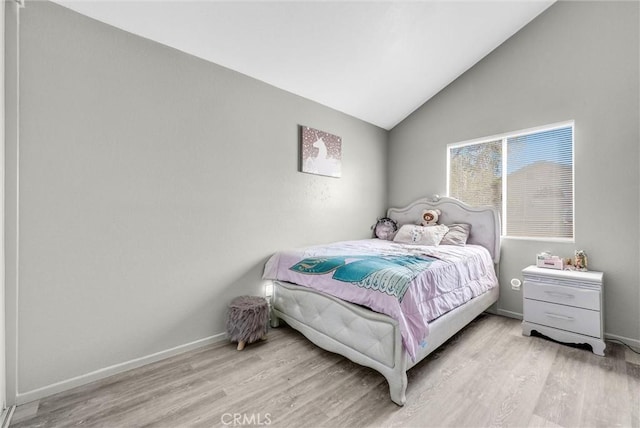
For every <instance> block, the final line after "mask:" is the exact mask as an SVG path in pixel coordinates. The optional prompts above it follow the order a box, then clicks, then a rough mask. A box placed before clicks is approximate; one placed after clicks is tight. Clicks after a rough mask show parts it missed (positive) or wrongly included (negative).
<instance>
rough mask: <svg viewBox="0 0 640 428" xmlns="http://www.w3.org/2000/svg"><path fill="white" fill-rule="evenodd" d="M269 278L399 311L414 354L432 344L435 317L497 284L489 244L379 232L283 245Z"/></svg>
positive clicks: (393, 312)
mask: <svg viewBox="0 0 640 428" xmlns="http://www.w3.org/2000/svg"><path fill="white" fill-rule="evenodd" d="M263 277H264V278H265V279H271V280H279V281H287V282H290V283H294V284H298V285H302V286H305V287H310V288H313V289H315V290H318V291H321V292H324V293H327V294H330V295H332V296H335V297H337V298H340V299H342V300H345V301H348V302H351V303H355V304H358V305H362V306H365V307H367V308H369V309H371V310H373V311H376V312H380V313H383V314H386V315H388V316H390V317H392V318H393V319H395V320H397V321H398V324H399V326H400V332H401V335H402V343H403V345H404V347H405V349H406V350H407V353H408V354H409V355H410V357H411V358H415V356H416V355H417V354H418V352H419V350H420V348H421V347H424V346H426V338H427V336H428V333H429V321H431V320H433V319H435V318H438V317H439V316H441V315H443V314H445V313H447V312H448V311H450V310H451V309H453V308H456V307H458V306H460V305H462V304H464V303H465V302H467V301H469V300H471V299H472V298H474V297H476V296H479V295H481V294H483V293H485V292H487V291H488V290H491V289H492V288H494V287H496V286H497V285H498V281H497V279H496V275H495V271H494V265H493V261H492V259H491V255H490V254H489V252H488V251H487V250H486V249H485V248H484V247H481V246H478V245H466V246H451V245H440V246H435V247H432V246H421V245H412V244H403V243H397V242H392V241H385V240H380V239H365V240H357V241H343V242H336V243H332V244H327V245H318V246H312V247H306V248H300V249H294V250H289V251H281V252H278V253H276V254H274V255H273V256H272V257H271V258H270V259H269V260H268V261H267V263H266V265H265V270H264V275H263Z"/></svg>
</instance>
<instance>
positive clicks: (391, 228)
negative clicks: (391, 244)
mask: <svg viewBox="0 0 640 428" xmlns="http://www.w3.org/2000/svg"><path fill="white" fill-rule="evenodd" d="M371 229H373V233H374V235H375V237H376V238H378V239H385V240H387V241H391V240H393V237H394V236H395V235H396V232H397V231H398V223H396V221H395V220H392V219H390V218H389V217H383V218H379V219H378V221H377V222H376V224H374V225H373V226H371Z"/></svg>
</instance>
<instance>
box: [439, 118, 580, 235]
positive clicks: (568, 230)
mask: <svg viewBox="0 0 640 428" xmlns="http://www.w3.org/2000/svg"><path fill="white" fill-rule="evenodd" d="M448 171H449V174H448V177H447V192H448V194H449V196H452V197H454V198H457V199H460V200H462V201H464V202H466V203H468V204H470V205H489V206H492V207H494V208H495V209H496V210H498V212H500V213H501V217H502V223H503V234H504V235H506V236H511V237H523V238H561V239H573V230H574V228H573V207H574V200H573V196H574V195H573V123H572V122H571V123H565V124H562V125H560V126H549V127H546V128H538V129H536V130H534V131H530V132H527V131H521V132H513V133H509V134H505V135H502V136H500V137H493V138H487V139H484V140H481V141H474V142H472V143H458V144H450V145H449V146H448Z"/></svg>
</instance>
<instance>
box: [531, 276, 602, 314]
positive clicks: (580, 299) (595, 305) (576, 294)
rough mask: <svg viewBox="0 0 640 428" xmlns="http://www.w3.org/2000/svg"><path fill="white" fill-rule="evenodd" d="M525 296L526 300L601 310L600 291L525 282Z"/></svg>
mask: <svg viewBox="0 0 640 428" xmlns="http://www.w3.org/2000/svg"><path fill="white" fill-rule="evenodd" d="M523 295H524V298H525V299H535V300H542V301H545V302H550V303H558V304H560V305H569V306H575V307H577V308H585V309H593V310H596V311H599V310H600V292H599V291H598V290H589V289H585V288H577V287H567V286H563V285H551V284H545V283H541V282H535V281H527V280H525V281H524V291H523Z"/></svg>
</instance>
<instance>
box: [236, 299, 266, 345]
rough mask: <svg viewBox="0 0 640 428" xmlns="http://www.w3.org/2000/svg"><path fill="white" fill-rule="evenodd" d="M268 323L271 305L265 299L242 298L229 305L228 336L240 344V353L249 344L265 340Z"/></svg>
mask: <svg viewBox="0 0 640 428" xmlns="http://www.w3.org/2000/svg"><path fill="white" fill-rule="evenodd" d="M268 322H269V304H268V303H267V300H266V299H265V298H263V297H256V296H240V297H236V298H235V299H233V300H232V301H231V303H230V304H229V312H228V314H227V334H228V335H229V339H231V341H232V342H238V351H242V350H243V349H244V345H245V344H247V343H252V342H255V341H257V340H260V339H263V338H265V337H266V335H267V324H268Z"/></svg>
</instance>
